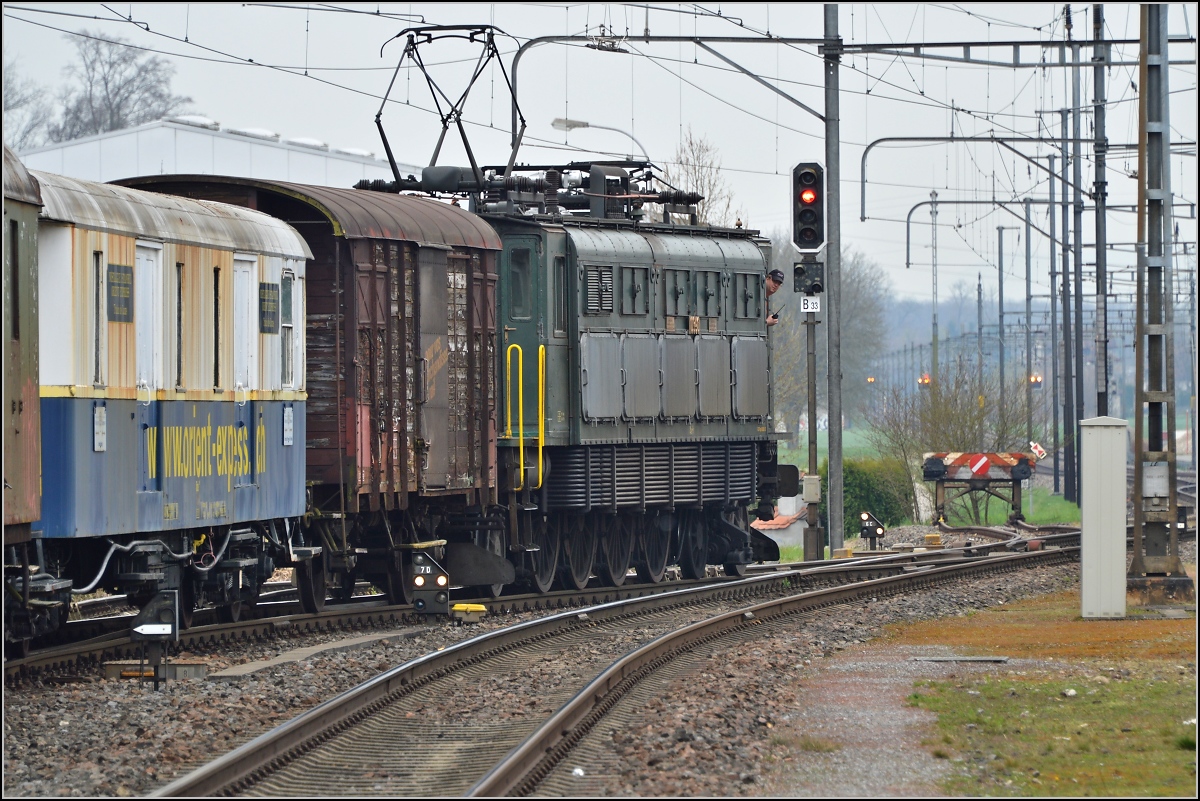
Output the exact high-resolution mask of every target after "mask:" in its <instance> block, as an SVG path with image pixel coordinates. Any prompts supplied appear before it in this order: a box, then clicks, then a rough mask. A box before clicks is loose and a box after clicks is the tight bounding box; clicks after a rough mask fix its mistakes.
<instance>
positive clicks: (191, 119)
mask: <svg viewBox="0 0 1200 801" xmlns="http://www.w3.org/2000/svg"><path fill="white" fill-rule="evenodd" d="M167 122H177V123H179V124H180V125H191V126H192V127H194V128H205V129H207V130H209V131H219V130H220V129H221V123H219V122H217V121H216V120H210V119H209V118H208V117H201V116H200V115H199V114H181V115H179V116H178V117H167Z"/></svg>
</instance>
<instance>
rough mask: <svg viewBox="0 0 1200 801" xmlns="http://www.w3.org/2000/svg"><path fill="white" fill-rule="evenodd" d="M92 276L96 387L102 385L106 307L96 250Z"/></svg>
mask: <svg viewBox="0 0 1200 801" xmlns="http://www.w3.org/2000/svg"><path fill="white" fill-rule="evenodd" d="M92 275H93V277H94V281H95V287H96V293H95V300H96V303H95V309H94V315H93V316H94V317H95V321H96V330H95V334H96V336H95V341H94V343H93V345H94V346H93V348H92V354H93V359H92V383H93V384H94V385H96V386H103V385H104V367H103V362H104V329H105V327H106V326H105V321H106V318H107V317H106V311H105V309H106V307H105V305H104V299H105V297H106V296H105V291H104V253H103V252H101V251H99V250H96V251H93V252H92Z"/></svg>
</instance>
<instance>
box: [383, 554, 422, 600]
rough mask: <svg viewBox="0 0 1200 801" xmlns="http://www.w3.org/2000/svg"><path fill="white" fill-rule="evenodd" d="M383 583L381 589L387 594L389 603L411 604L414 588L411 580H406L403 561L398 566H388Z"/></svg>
mask: <svg viewBox="0 0 1200 801" xmlns="http://www.w3.org/2000/svg"><path fill="white" fill-rule="evenodd" d="M383 583H384V586H383V587H382V588H381V589H383V591H384V592H385V593H386V594H387V599H388V603H389V604H411V603H412V602H413V592H414V588H413V585H412V582H411V581H408V577H407V576H406V575H405V571H404V563H403V562H401V565H400V567H391V566H390V565H389V566H388V570H387V573H386V574H384V579H383Z"/></svg>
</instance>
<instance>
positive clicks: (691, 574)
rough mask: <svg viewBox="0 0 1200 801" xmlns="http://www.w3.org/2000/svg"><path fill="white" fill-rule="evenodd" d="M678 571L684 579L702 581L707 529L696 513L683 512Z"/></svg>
mask: <svg viewBox="0 0 1200 801" xmlns="http://www.w3.org/2000/svg"><path fill="white" fill-rule="evenodd" d="M679 543H680V547H679V570H680V572H681V573H683V577H684V578H686V579H702V578H704V576H705V566H706V565H707V564H708V529H707V528H706V527H705V525H704V520H703V518H701V516H700V514H699V513H698V512H694V511H689V512H684V513H683V516H682V519H681V521H680V525H679Z"/></svg>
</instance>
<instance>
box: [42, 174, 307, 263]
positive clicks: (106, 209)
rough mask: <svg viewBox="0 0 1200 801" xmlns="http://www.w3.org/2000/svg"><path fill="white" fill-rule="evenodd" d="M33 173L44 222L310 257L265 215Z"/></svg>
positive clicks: (299, 240)
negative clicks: (54, 221)
mask: <svg viewBox="0 0 1200 801" xmlns="http://www.w3.org/2000/svg"><path fill="white" fill-rule="evenodd" d="M32 173H33V176H34V177H35V178H36V179H37V180H38V183H40V184H41V188H42V201H43V203H44V208H43V209H42V218H43V219H48V220H58V221H62V222H69V223H74V224H75V225H80V226H83V227H85V228H92V229H96V230H101V231H107V232H110V233H117V234H126V235H128V236H137V237H142V238H145V239H149V240H154V241H163V242H173V243H177V244H183V245H197V246H200V247H211V248H217V249H219V250H233V251H245V252H248V253H265V254H269V255H274V256H284V257H287V258H297V259H311V258H312V251H311V250H309V247H308V244H307V243H306V242H305V241H304V238H303V237H301V236H300V234H298V233H297V232H296V230H295V229H294V228H292V227H291V226H290V225H288V224H287V223H285V222H283V221H281V220H277V219H275V218H274V217H271V216H270V215H267V214H263V213H261V212H257V211H253V210H251V209H246V208H242V207H241V206H231V205H229V204H227V203H216V202H213V201H209V200H191V199H188V198H181V197H174V196H171V195H160V194H157V193H154V192H145V191H141V190H138V189H129V188H127V187H124V186H114V185H113V184H100V183H95V182H93V181H81V180H78V179H76V178H67V177H66V176H62V175H55V174H54V173H48V172H39V171H36V170H34V171H32Z"/></svg>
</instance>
